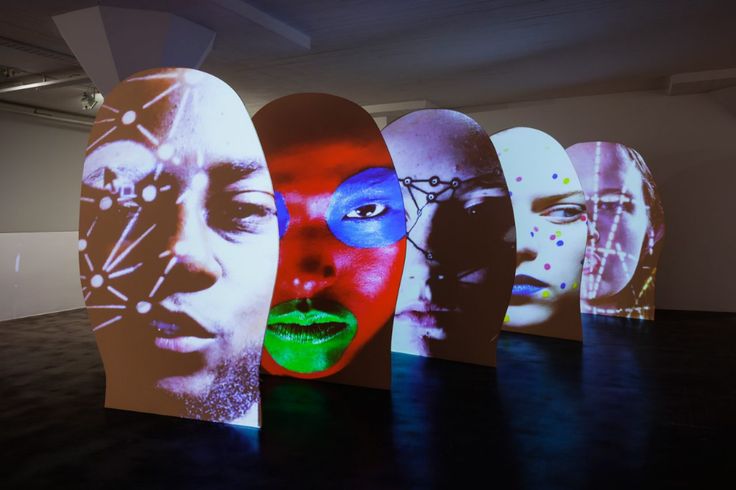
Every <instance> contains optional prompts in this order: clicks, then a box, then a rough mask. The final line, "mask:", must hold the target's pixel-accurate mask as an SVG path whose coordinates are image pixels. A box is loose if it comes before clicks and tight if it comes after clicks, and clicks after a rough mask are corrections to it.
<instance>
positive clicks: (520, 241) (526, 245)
mask: <svg viewBox="0 0 736 490" xmlns="http://www.w3.org/2000/svg"><path fill="white" fill-rule="evenodd" d="M539 239H541V238H540V234H539V233H538V232H537V233H535V234H534V236H532V235H531V233H529V232H526V233H524V232H522V233H521V234H520V236H519V235H517V237H516V267H519V266H520V265H521V264H523V263H524V262H531V261H533V260H535V259H536V258H537V255H539V251H538V249H537V241H538V240H539Z"/></svg>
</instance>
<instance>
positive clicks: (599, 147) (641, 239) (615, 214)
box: [568, 142, 654, 301]
mask: <svg viewBox="0 0 736 490" xmlns="http://www.w3.org/2000/svg"><path fill="white" fill-rule="evenodd" d="M568 154H569V155H570V158H571V160H572V162H573V164H574V165H575V169H576V170H577V172H578V175H579V176H580V181H581V183H582V185H583V189H584V190H585V194H586V198H587V204H588V214H589V217H590V219H591V223H592V225H593V229H594V230H595V233H594V234H592V235H591V237H590V240H589V243H588V248H587V250H586V257H585V269H584V271H583V288H582V297H583V299H584V300H590V301H594V300H596V299H598V298H605V297H607V296H613V295H615V294H617V293H618V292H620V291H621V290H622V289H624V288H625V287H626V285H627V284H629V282H630V281H631V279H632V277H633V276H634V273H635V272H636V268H637V266H638V264H639V258H640V255H641V251H642V245H647V244H648V243H649V242H651V243H650V244H649V246H650V247H652V246H653V242H654V237H653V236H648V235H652V226H651V224H650V221H649V211H648V209H647V205H646V201H645V199H644V180H643V176H642V173H641V171H640V170H639V168H638V167H637V166H636V163H635V162H634V161H633V159H632V157H634V155H633V154H632V153H630V151H629V150H627V148H626V147H624V146H623V145H619V144H615V143H603V142H597V143H581V144H577V145H574V146H573V147H571V148H570V149H568ZM645 248H646V247H645Z"/></svg>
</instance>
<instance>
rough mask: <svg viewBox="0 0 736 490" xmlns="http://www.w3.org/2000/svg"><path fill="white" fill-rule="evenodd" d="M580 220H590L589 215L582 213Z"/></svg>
mask: <svg viewBox="0 0 736 490" xmlns="http://www.w3.org/2000/svg"><path fill="white" fill-rule="evenodd" d="M580 221H588V217H587V216H585V215H582V216H581V217H580Z"/></svg>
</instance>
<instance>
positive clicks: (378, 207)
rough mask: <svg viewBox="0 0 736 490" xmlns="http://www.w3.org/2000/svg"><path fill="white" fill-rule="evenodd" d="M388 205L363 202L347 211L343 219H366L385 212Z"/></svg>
mask: <svg viewBox="0 0 736 490" xmlns="http://www.w3.org/2000/svg"><path fill="white" fill-rule="evenodd" d="M387 210H388V207H386V206H385V205H383V204H379V203H371V204H364V205H363V206H359V207H357V208H355V209H353V210H352V211H349V212H348V213H347V214H346V215H345V217H344V218H343V219H368V218H375V217H376V216H381V215H382V214H386V211H387Z"/></svg>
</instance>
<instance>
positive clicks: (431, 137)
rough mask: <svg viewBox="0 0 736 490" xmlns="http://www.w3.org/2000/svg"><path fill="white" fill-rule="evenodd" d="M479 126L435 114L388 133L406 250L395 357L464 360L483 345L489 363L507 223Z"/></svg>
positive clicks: (506, 203)
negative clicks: (403, 213) (398, 185)
mask: <svg viewBox="0 0 736 490" xmlns="http://www.w3.org/2000/svg"><path fill="white" fill-rule="evenodd" d="M476 126H477V125H476V124H475V123H474V122H472V121H470V120H469V119H468V118H467V117H466V116H463V115H461V114H458V113H454V112H451V111H444V110H436V111H419V112H417V113H413V114H410V115H408V116H404V117H403V118H401V119H399V120H397V121H396V122H394V123H392V124H391V125H389V126H388V127H387V128H385V129H384V137H385V139H386V143H387V145H388V147H389V149H390V151H391V154H392V157H393V159H394V163H395V165H396V168H397V172H398V174H399V180H400V183H401V187H402V193H403V198H404V207H405V209H406V220H407V225H406V226H407V241H408V242H409V246H408V247H407V259H406V263H405V266H404V276H403V278H402V283H401V289H400V293H399V299H398V302H397V306H396V316H395V322H394V336H393V349H394V350H396V351H400V352H408V353H413V354H419V355H435V356H439V357H445V358H456V359H462V358H463V354H467V355H468V356H470V354H469V351H471V350H475V349H477V348H478V345H481V346H482V349H484V350H485V352H486V354H488V353H490V352H491V347H490V341H491V340H492V339H493V338H494V337H495V335H497V334H498V331H499V330H500V325H501V318H502V315H503V311H504V309H505V307H506V300H507V298H508V289H509V288H510V286H511V284H510V282H511V278H512V277H513V264H514V247H513V240H514V237H513V233H514V232H513V216H512V211H511V204H510V200H509V196H508V191H507V190H506V185H505V182H504V179H503V175H502V173H501V168H500V166H499V164H498V160H497V159H496V155H495V152H494V150H493V146H492V145H491V144H489V141H488V138H487V136H485V133H484V132H483V131H482V130H480V128H479V127H476ZM474 344H475V345H474ZM466 360H467V359H466Z"/></svg>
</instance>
